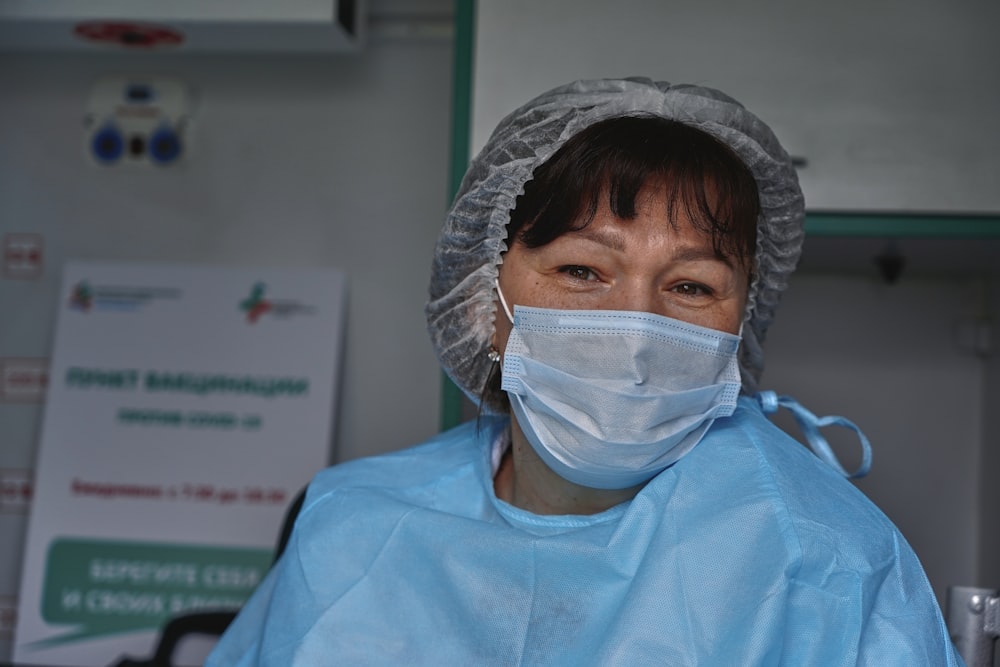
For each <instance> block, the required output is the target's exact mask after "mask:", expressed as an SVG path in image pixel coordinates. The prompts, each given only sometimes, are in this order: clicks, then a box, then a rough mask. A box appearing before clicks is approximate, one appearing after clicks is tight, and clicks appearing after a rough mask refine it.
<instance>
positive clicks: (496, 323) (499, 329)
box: [493, 302, 511, 354]
mask: <svg viewBox="0 0 1000 667" xmlns="http://www.w3.org/2000/svg"><path fill="white" fill-rule="evenodd" d="M493 330H494V331H493V347H495V348H496V349H497V350H499V351H500V353H501V354H503V352H504V350H506V349H507V339H508V338H510V331H511V324H510V321H509V320H508V319H507V316H506V315H504V312H503V306H501V305H500V303H499V302H497V303H496V314H495V315H494V317H493Z"/></svg>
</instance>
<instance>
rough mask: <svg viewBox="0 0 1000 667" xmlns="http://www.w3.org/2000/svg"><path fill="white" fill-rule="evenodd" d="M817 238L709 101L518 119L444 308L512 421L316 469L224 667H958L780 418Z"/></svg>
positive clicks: (449, 266) (717, 98) (484, 163)
mask: <svg viewBox="0 0 1000 667" xmlns="http://www.w3.org/2000/svg"><path fill="white" fill-rule="evenodd" d="M802 223H803V204H802V197H801V193H800V190H799V187H798V184H797V180H796V177H795V172H794V170H793V169H792V167H791V164H790V162H789V159H788V157H787V155H786V154H785V152H784V151H783V150H782V149H781V147H780V146H779V144H778V142H777V140H776V139H775V138H774V136H773V135H772V134H771V132H770V130H768V128H767V127H766V126H764V125H763V124H762V123H761V122H760V121H759V120H758V119H756V118H755V117H754V116H752V115H751V114H750V113H749V112H747V111H746V110H745V109H743V108H742V107H741V106H739V105H738V104H737V103H736V102H734V101H733V100H731V99H730V98H728V97H726V96H724V95H722V94H721V93H719V92H717V91H713V90H710V89H706V88H698V87H692V86H671V85H669V84H665V83H653V82H651V81H647V80H614V81H610V80H609V81H587V82H578V83H576V84H571V85H569V86H565V87H562V88H559V89H556V90H554V91H551V92H549V93H546V94H545V95H542V96H541V97H539V98H537V99H535V100H533V101H532V102H530V103H529V104H528V105H526V106H524V107H522V108H521V109H518V110H517V111H515V112H514V113H513V114H511V115H510V116H508V117H507V118H506V119H505V120H504V121H503V122H502V123H501V124H500V126H499V127H498V128H497V130H496V131H495V132H494V134H493V136H492V137H491V139H490V141H489V143H488V144H487V146H486V147H485V148H484V150H483V152H482V153H481V154H480V155H479V156H478V157H477V158H476V160H475V161H474V162H473V163H472V165H471V167H470V169H469V172H468V173H467V175H466V178H465V180H464V182H463V184H462V188H461V191H460V192H459V194H458V197H457V198H456V200H455V203H454V205H453V207H452V210H451V211H450V213H449V216H448V220H447V223H446V225H445V228H444V231H443V233H442V236H441V240H440V242H439V244H438V248H437V251H436V254H435V262H434V268H433V275H432V280H431V298H430V301H429V303H428V308H427V312H428V321H429V329H430V332H431V336H432V339H433V342H434V345H435V347H436V349H437V351H438V353H439V356H440V358H441V362H442V365H443V366H444V368H445V369H446V371H447V372H448V374H449V375H450V376H451V377H452V379H453V380H454V381H455V382H456V383H457V384H458V385H459V386H460V387H462V389H463V390H465V391H466V393H468V394H469V395H470V396H472V397H473V398H475V399H476V400H480V401H481V404H482V406H483V408H484V410H485V412H488V413H496V414H493V415H490V414H484V415H483V416H482V417H481V418H480V419H479V420H478V422H477V423H470V424H467V425H464V426H461V427H458V428H457V429H454V430H452V431H450V432H448V433H445V434H442V435H441V436H439V437H437V438H434V439H432V440H431V441H430V442H428V443H425V444H423V445H421V446H419V447H416V448H412V449H409V450H404V451H402V452H399V453H396V454H392V455H388V456H383V457H378V458H373V459H367V460H362V461H355V462H351V463H348V464H344V465H341V466H337V467H335V468H332V469H330V470H328V471H325V472H323V473H321V474H320V475H319V476H318V477H317V479H316V480H315V481H314V482H313V484H312V485H311V486H310V489H309V495H308V498H307V501H306V504H305V508H304V509H303V511H302V513H301V514H300V517H299V520H298V522H297V524H296V528H295V533H294V535H293V538H292V541H291V543H290V545H289V551H288V552H286V554H285V555H284V556H283V557H282V559H281V561H280V562H279V563H278V565H277V566H276V567H275V569H274V570H273V571H272V572H271V573H270V574H269V576H268V578H267V579H266V580H265V582H264V583H263V584H262V585H261V586H260V588H259V590H258V591H257V592H256V593H255V594H254V597H253V598H252V599H251V600H250V601H249V602H248V604H247V606H246V607H245V609H244V610H243V611H242V612H241V614H240V616H239V618H238V619H237V620H236V621H235V623H234V625H233V626H232V627H231V628H230V630H229V632H228V633H227V634H226V636H225V637H224V638H223V640H222V641H221V642H220V645H219V646H218V647H217V649H216V651H215V652H214V653H213V656H212V658H211V659H210V661H209V664H211V665H292V664H302V665H318V664H352V665H353V664H390V663H391V664H397V663H398V664H502V665H507V664H524V665H529V664H530V665H534V664H566V665H584V664H598V665H608V664H612V665H615V664H627V665H634V664H647V663H650V664H670V665H696V664H697V665H706V664H710V665H854V664H866V665H957V664H960V660H959V658H958V657H957V656H956V654H955V652H954V649H953V647H952V646H951V644H950V642H949V639H948V636H947V631H946V629H945V627H944V624H943V621H942V619H941V616H940V612H939V610H938V608H937V605H936V602H935V600H934V597H933V594H932V592H931V589H930V586H929V585H928V583H927V580H926V577H925V576H924V574H923V571H922V570H921V568H920V564H919V562H918V561H917V559H916V557H915V555H914V554H913V552H912V551H911V550H910V548H909V546H908V545H907V544H906V542H905V540H904V539H903V538H902V536H901V535H900V534H899V532H898V531H897V530H896V529H895V527H894V526H893V525H892V524H891V523H890V522H889V521H888V519H886V518H885V516H884V515H882V514H881V512H879V511H878V510H877V509H876V508H875V507H874V506H873V505H872V504H871V503H870V502H868V501H867V499H865V498H864V496H863V495H862V494H860V493H859V492H858V491H857V490H856V489H855V488H854V487H853V486H851V485H850V484H849V483H847V482H846V481H844V479H843V476H842V475H841V474H839V472H838V471H837V470H835V469H834V468H831V467H830V466H828V465H826V463H825V462H824V461H822V460H821V459H820V458H817V457H816V456H813V455H812V454H811V453H809V452H808V451H807V450H805V449H804V448H802V447H801V446H799V445H798V444H797V443H796V442H795V441H794V440H791V439H790V438H788V437H787V436H785V435H784V434H783V433H782V432H781V431H779V430H778V429H776V428H775V427H774V426H772V425H771V423H770V422H769V421H768V420H767V418H766V417H765V416H764V410H765V409H766V410H768V411H771V410H774V409H776V408H777V404H778V402H779V399H777V398H776V397H775V396H774V395H773V394H770V393H767V392H760V393H758V392H757V391H756V385H757V381H758V379H759V376H760V373H761V370H762V368H763V355H762V351H761V346H760V343H761V342H762V341H763V338H764V334H765V333H766V330H767V327H768V325H769V324H770V322H771V320H772V318H773V315H774V310H775V307H776V305H777V302H778V298H779V296H780V294H781V292H782V290H783V289H784V287H785V285H786V281H787V278H788V276H789V275H790V274H791V272H792V271H793V269H794V267H795V264H796V261H797V259H798V255H799V250H800V247H801V243H802V238H803V232H802ZM784 402H785V404H787V405H789V406H790V407H793V408H794V409H796V410H797V414H798V416H799V417H800V418H801V419H802V420H803V422H804V423H805V424H806V425H807V426H809V425H810V422H811V421H812V420H814V418H812V416H811V415H810V414H809V413H807V412H805V411H804V410H801V409H800V408H798V407H797V406H796V404H794V402H790V401H787V400H785V401H784ZM809 431H810V433H812V429H809ZM814 436H815V434H813V436H811V440H813V441H814V444H815V445H816V446H817V447H818V451H819V453H820V454H821V455H822V456H823V457H824V458H827V459H830V456H829V455H828V452H827V451H825V450H824V449H823V448H822V445H823V443H822V441H821V440H819V439H818V438H816V437H814ZM829 462H830V463H833V464H834V465H836V462H835V461H833V460H829Z"/></svg>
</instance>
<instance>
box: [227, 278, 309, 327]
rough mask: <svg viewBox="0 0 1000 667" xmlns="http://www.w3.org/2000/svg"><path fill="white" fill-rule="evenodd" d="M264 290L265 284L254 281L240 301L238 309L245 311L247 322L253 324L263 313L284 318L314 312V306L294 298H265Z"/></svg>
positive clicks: (265, 288)
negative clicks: (247, 293) (247, 294)
mask: <svg viewBox="0 0 1000 667" xmlns="http://www.w3.org/2000/svg"><path fill="white" fill-rule="evenodd" d="M266 291H267V285H266V284H264V283H262V282H257V283H254V285H253V287H251V288H250V296H248V297H247V298H246V299H243V300H242V301H240V310H242V311H243V312H244V313H246V316H247V322H249V323H250V324H255V323H256V322H257V320H259V319H260V318H261V317H262V316H263V315H271V316H273V317H277V318H281V319H284V318H287V317H292V316H294V315H312V314H314V313H315V312H316V308H315V306H309V305H306V304H304V303H302V302H300V301H295V300H294V299H269V298H266V297H265V296H264V293H265V292H266Z"/></svg>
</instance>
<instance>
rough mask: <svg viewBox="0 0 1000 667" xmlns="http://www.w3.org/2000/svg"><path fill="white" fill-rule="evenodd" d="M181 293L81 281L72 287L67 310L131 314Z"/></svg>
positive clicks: (156, 288) (178, 291)
mask: <svg viewBox="0 0 1000 667" xmlns="http://www.w3.org/2000/svg"><path fill="white" fill-rule="evenodd" d="M180 296H181V291H180V290H179V289H177V288H174V287H128V286H124V287H119V286H110V285H97V286H93V285H91V284H90V283H89V282H88V281H86V280H81V281H80V282H78V283H77V284H76V285H74V286H73V290H72V291H71V292H70V296H69V304H68V305H69V308H70V309H71V310H76V311H79V312H81V313H89V312H90V311H91V310H115V311H119V312H131V311H135V310H138V309H140V308H143V307H145V306H148V305H149V304H150V303H152V302H153V301H156V300H157V299H177V298H180Z"/></svg>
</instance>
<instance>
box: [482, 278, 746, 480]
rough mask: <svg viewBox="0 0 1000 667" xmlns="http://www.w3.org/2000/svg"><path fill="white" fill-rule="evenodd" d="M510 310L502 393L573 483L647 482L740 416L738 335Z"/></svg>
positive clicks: (609, 313) (635, 319)
mask: <svg viewBox="0 0 1000 667" xmlns="http://www.w3.org/2000/svg"><path fill="white" fill-rule="evenodd" d="M499 289H500V288H499V285H497V291H498V293H499ZM500 302H501V304H502V305H503V308H504V312H506V313H507V317H508V318H509V319H511V322H512V324H513V329H512V331H511V334H510V338H509V339H508V341H507V349H506V350H505V352H504V356H503V369H502V383H501V387H502V388H503V389H504V390H505V391H506V392H507V394H508V396H509V397H510V403H511V409H512V411H513V414H514V416H515V418H516V419H517V423H518V425H519V426H520V428H521V430H522V431H523V433H524V435H525V437H526V438H527V440H528V442H529V443H530V444H531V446H532V447H533V448H534V450H535V452H537V453H538V456H539V457H541V459H542V460H543V461H544V462H545V463H546V464H547V465H548V466H549V467H550V468H551V469H552V470H554V471H555V472H556V473H558V474H559V475H560V476H562V477H563V478H565V479H567V480H569V481H571V482H574V483H576V484H580V485H582V486H588V487H591V488H598V489H624V488H627V487H630V486H635V485H637V484H641V483H642V482H645V481H647V480H649V479H650V478H652V477H653V476H655V475H656V474H657V473H659V472H660V471H662V470H663V469H664V468H666V467H667V466H669V465H671V464H673V463H674V462H676V461H677V460H678V459H680V458H681V457H682V456H684V455H685V454H686V453H688V452H689V451H691V449H692V448H694V446H695V445H697V444H698V442H699V441H700V440H701V439H702V437H704V435H705V432H706V431H708V429H709V427H711V425H712V423H713V422H714V421H715V419H717V418H718V417H726V416H729V415H731V414H732V413H733V411H734V410H735V409H736V401H737V398H738V397H739V393H740V384H741V383H740V371H739V363H738V361H737V358H736V352H737V349H738V348H739V343H740V337H739V336H734V335H732V334H728V333H724V332H721V331H716V330H714V329H707V328H705V327H700V326H696V325H693V324H689V323H687V322H681V321H679V320H674V319H671V318H668V317H662V316H660V315H654V314H651V313H642V312H634V311H615V310H552V309H548V308H529V307H524V306H516V305H515V306H514V313H513V316H511V313H510V311H509V310H508V308H507V304H506V303H505V301H504V298H503V294H502V293H500Z"/></svg>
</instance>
